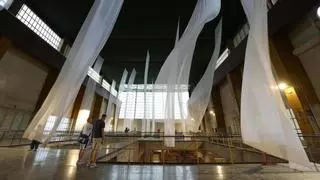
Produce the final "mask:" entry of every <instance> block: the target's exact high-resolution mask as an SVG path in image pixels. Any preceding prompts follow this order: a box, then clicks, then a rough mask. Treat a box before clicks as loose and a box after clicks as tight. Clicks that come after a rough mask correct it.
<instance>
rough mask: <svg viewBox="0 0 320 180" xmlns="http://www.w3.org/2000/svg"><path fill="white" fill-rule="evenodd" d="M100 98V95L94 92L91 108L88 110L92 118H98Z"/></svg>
mask: <svg viewBox="0 0 320 180" xmlns="http://www.w3.org/2000/svg"><path fill="white" fill-rule="evenodd" d="M102 100H103V97H102V96H100V95H98V94H95V98H94V101H93V105H92V109H91V111H90V116H91V117H92V118H93V119H98V118H100V110H101V105H102Z"/></svg>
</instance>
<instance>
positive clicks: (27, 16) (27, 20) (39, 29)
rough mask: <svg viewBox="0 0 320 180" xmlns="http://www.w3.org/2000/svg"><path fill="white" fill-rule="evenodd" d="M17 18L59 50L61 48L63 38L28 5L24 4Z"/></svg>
mask: <svg viewBox="0 0 320 180" xmlns="http://www.w3.org/2000/svg"><path fill="white" fill-rule="evenodd" d="M17 18H18V19H19V20H20V21H21V22H22V23H24V24H25V25H26V26H28V27H29V28H30V29H31V30H32V31H33V32H35V33H36V34H37V35H39V36H40V37H41V38H42V39H44V40H45V41H46V42H47V43H49V44H50V45H51V46H52V47H54V48H55V49H57V50H60V45H61V44H60V43H61V42H62V41H61V38H60V37H59V36H58V35H57V34H56V33H55V32H53V30H52V29H51V28H50V27H49V26H48V25H47V24H46V23H44V22H43V21H42V20H41V19H40V18H39V17H38V16H37V15H36V14H35V13H34V12H33V11H32V10H31V9H30V8H29V7H28V6H26V5H25V4H24V5H22V7H21V9H20V10H19V12H18V14H17Z"/></svg>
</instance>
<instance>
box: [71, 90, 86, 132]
mask: <svg viewBox="0 0 320 180" xmlns="http://www.w3.org/2000/svg"><path fill="white" fill-rule="evenodd" d="M85 90H86V87H85V86H81V87H80V90H79V92H78V95H77V97H76V99H75V100H74V103H73V109H72V112H71V119H72V124H71V129H72V130H74V128H75V126H76V122H77V118H78V114H79V111H80V107H81V103H82V99H83V96H84V92H85Z"/></svg>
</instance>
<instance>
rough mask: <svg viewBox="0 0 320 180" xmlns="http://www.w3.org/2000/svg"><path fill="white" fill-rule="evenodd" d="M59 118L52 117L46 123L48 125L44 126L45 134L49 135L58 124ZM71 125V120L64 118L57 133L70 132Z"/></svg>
mask: <svg viewBox="0 0 320 180" xmlns="http://www.w3.org/2000/svg"><path fill="white" fill-rule="evenodd" d="M56 119H57V117H56V116H50V117H49V118H48V121H47V122H46V125H45V126H44V131H45V132H44V134H48V133H49V132H50V131H51V130H52V128H53V126H54V123H55V122H56ZM69 123H70V119H69V118H66V117H65V118H62V120H61V121H60V123H59V125H58V128H57V131H68V128H69Z"/></svg>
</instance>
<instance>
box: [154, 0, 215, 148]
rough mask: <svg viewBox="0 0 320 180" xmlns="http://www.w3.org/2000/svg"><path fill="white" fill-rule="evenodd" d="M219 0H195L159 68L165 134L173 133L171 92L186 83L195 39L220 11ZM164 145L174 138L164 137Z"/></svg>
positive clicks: (180, 88) (168, 144)
mask: <svg viewBox="0 0 320 180" xmlns="http://www.w3.org/2000/svg"><path fill="white" fill-rule="evenodd" d="M220 3H221V2H220V0H199V1H198V2H197V4H196V7H195V9H194V11H193V14H192V16H191V19H190V21H189V23H188V25H187V27H186V29H185V31H184V33H183V35H182V37H181V38H180V40H179V41H178V43H177V44H176V45H175V47H174V49H173V50H172V51H171V53H170V54H169V56H168V57H167V59H166V61H165V63H164V64H163V66H162V67H161V70H160V72H159V75H158V77H157V80H156V82H155V84H156V85H165V87H166V90H165V91H166V94H167V97H166V101H165V107H163V108H164V112H165V122H164V130H165V135H169V136H174V135H175V122H174V108H175V107H174V106H175V104H174V100H175V92H176V91H177V92H181V91H183V90H182V87H184V86H186V85H188V83H189V74H190V67H191V62H192V57H193V52H194V48H195V45H196V41H197V38H198V36H199V34H200V32H201V31H202V29H203V26H204V25H205V24H206V23H207V22H209V21H211V20H212V19H214V18H215V17H216V16H217V15H218V13H219V11H220ZM165 145H166V146H169V147H172V146H174V145H175V140H174V138H166V139H165Z"/></svg>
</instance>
